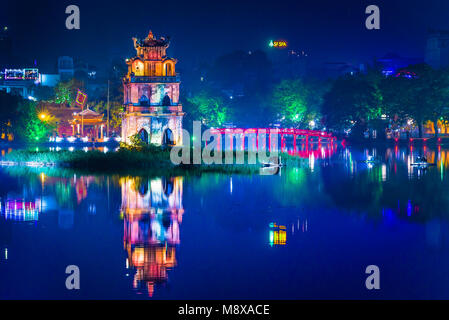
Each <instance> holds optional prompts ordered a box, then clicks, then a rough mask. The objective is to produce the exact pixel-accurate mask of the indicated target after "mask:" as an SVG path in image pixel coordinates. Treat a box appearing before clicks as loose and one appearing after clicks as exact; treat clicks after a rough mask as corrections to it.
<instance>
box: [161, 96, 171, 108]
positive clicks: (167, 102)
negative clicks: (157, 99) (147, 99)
mask: <svg viewBox="0 0 449 320" xmlns="http://www.w3.org/2000/svg"><path fill="white" fill-rule="evenodd" d="M162 105H163V106H164V107H167V106H170V105H171V100H170V97H169V96H168V94H166V95H165V97H164V98H163V99H162Z"/></svg>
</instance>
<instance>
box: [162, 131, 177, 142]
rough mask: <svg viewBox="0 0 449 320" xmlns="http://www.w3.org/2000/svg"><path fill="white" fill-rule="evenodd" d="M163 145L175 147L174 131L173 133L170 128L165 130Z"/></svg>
mask: <svg viewBox="0 0 449 320" xmlns="http://www.w3.org/2000/svg"><path fill="white" fill-rule="evenodd" d="M162 144H163V145H174V144H175V142H174V139H173V131H171V129H170V128H167V129H165V131H164V135H163V137H162Z"/></svg>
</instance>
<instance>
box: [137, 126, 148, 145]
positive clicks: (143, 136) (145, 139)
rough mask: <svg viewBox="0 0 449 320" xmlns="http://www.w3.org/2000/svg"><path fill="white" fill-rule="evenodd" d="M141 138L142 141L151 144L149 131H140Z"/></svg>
mask: <svg viewBox="0 0 449 320" xmlns="http://www.w3.org/2000/svg"><path fill="white" fill-rule="evenodd" d="M139 138H140V140H142V141H143V142H145V143H146V144H148V143H149V142H150V140H149V135H148V131H147V130H145V129H144V128H142V129H140V131H139Z"/></svg>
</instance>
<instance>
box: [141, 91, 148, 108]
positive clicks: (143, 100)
mask: <svg viewBox="0 0 449 320" xmlns="http://www.w3.org/2000/svg"><path fill="white" fill-rule="evenodd" d="M139 104H140V105H141V106H148V105H149V104H150V100H149V99H148V97H147V96H146V95H144V94H143V95H142V96H141V97H140V99H139Z"/></svg>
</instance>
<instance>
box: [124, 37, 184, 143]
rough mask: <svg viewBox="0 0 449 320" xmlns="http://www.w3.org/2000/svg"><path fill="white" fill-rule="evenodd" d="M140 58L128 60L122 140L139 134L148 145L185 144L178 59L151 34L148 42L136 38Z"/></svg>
mask: <svg viewBox="0 0 449 320" xmlns="http://www.w3.org/2000/svg"><path fill="white" fill-rule="evenodd" d="M133 41H134V48H135V49H136V53H137V55H136V56H135V57H134V58H131V59H127V60H126V63H127V64H128V74H127V75H126V77H125V78H124V79H123V91H124V107H125V113H124V117H123V119H122V140H123V141H124V142H129V141H130V140H129V139H130V137H131V136H133V135H135V134H139V137H140V138H141V139H142V140H143V141H144V142H146V143H153V144H156V145H165V144H168V145H178V144H181V143H182V117H183V115H184V113H183V112H182V105H181V103H180V102H179V83H180V80H179V75H178V74H177V73H176V71H175V64H176V60H175V59H172V58H169V57H167V55H166V50H167V48H168V46H169V44H170V41H169V40H168V39H165V38H164V37H161V38H159V39H158V38H156V37H155V36H154V35H153V33H152V32H151V31H150V33H149V34H148V36H147V37H146V38H145V39H141V40H140V39H136V38H133Z"/></svg>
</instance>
